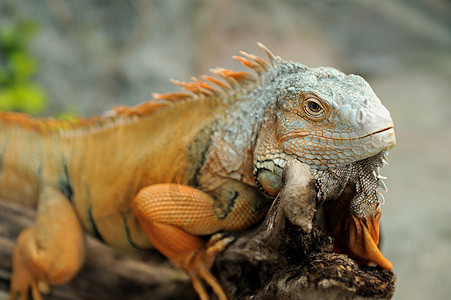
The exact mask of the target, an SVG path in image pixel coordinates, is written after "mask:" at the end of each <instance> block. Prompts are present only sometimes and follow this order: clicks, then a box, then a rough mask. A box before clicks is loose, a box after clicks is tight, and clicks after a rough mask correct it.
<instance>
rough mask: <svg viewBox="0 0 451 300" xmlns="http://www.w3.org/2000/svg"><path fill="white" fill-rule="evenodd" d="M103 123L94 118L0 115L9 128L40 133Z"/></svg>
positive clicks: (22, 114) (99, 118)
mask: <svg viewBox="0 0 451 300" xmlns="http://www.w3.org/2000/svg"><path fill="white" fill-rule="evenodd" d="M101 122H103V120H102V118H101V117H98V116H94V117H91V118H87V119H81V118H74V119H61V120H58V119H54V118H40V119H35V118H33V117H31V116H30V115H28V114H25V113H14V112H11V113H1V114H0V125H1V123H4V124H8V125H10V126H20V127H21V128H25V129H33V130H36V131H39V132H42V133H51V132H55V131H58V130H65V129H72V128H77V127H82V126H91V125H93V124H100V123H101Z"/></svg>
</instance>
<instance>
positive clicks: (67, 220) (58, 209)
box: [10, 188, 85, 300]
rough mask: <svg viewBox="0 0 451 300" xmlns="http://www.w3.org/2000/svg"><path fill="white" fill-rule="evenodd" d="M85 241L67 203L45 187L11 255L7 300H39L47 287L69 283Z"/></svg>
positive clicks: (75, 271) (71, 208) (73, 212)
mask: <svg viewBox="0 0 451 300" xmlns="http://www.w3.org/2000/svg"><path fill="white" fill-rule="evenodd" d="M84 246H85V240H84V235H83V231H82V228H81V225H80V223H79V221H78V218H77V216H76V214H75V211H74V209H73V207H72V206H71V204H70V202H69V201H68V200H67V199H66V198H65V197H64V196H63V195H62V194H61V193H60V192H58V191H56V190H53V189H50V188H46V189H43V191H42V198H41V201H40V204H39V206H38V215H37V218H36V223H35V225H34V226H32V227H29V228H26V229H24V230H23V231H22V232H21V233H20V235H19V237H18V239H17V244H16V246H15V248H14V253H13V266H12V275H11V285H10V300H16V299H17V297H20V299H21V300H26V299H28V293H29V291H30V290H31V295H32V297H33V299H34V300H43V298H42V294H47V293H49V292H50V286H51V285H60V284H64V283H66V282H68V281H70V280H71V279H72V278H73V277H74V276H75V274H76V273H77V272H78V270H79V269H80V268H81V266H82V264H83V261H84V252H85V249H84Z"/></svg>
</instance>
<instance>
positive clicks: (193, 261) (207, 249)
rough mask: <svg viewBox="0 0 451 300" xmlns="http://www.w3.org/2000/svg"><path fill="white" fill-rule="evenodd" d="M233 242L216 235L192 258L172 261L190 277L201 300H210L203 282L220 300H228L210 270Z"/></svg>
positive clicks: (187, 257)
mask: <svg viewBox="0 0 451 300" xmlns="http://www.w3.org/2000/svg"><path fill="white" fill-rule="evenodd" d="M233 240H234V239H233V238H231V237H227V238H222V236H221V235H214V236H213V237H212V238H211V239H210V241H209V242H208V243H207V244H206V245H204V247H202V248H201V249H199V250H197V251H195V252H194V253H193V254H192V256H186V257H183V258H181V259H180V260H177V259H171V261H172V262H173V264H174V265H176V266H179V268H180V269H182V270H184V271H185V272H186V273H187V274H188V275H189V277H190V278H191V282H192V284H193V287H194V289H195V290H196V292H197V294H198V295H199V298H200V299H201V300H205V299H209V297H208V294H207V292H206V290H205V287H204V284H203V283H202V280H204V281H205V282H206V283H207V284H208V285H209V286H210V287H211V288H212V289H213V291H214V293H215V294H216V296H217V297H218V300H226V299H227V296H226V295H225V293H224V291H223V289H222V287H221V285H220V284H219V282H218V281H217V279H216V278H215V277H214V276H213V275H212V274H211V272H210V269H211V267H212V266H213V263H214V260H215V258H216V254H217V253H219V252H221V251H222V250H224V248H225V247H227V245H228V244H230V243H231V242H232V241H233Z"/></svg>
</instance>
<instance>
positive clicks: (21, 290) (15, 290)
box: [10, 228, 48, 300]
mask: <svg viewBox="0 0 451 300" xmlns="http://www.w3.org/2000/svg"><path fill="white" fill-rule="evenodd" d="M32 238H33V228H27V229H25V230H24V231H22V232H21V234H20V235H19V238H18V240H17V246H16V247H15V248H14V253H13V272H12V275H11V287H10V300H16V298H17V297H18V296H20V299H21V300H26V299H28V293H29V291H30V289H31V294H32V296H33V299H34V300H42V296H41V292H42V293H45V292H47V291H48V289H45V287H46V286H47V287H48V284H47V283H46V282H44V281H40V282H38V279H37V278H36V276H35V275H33V272H32V271H31V270H29V269H28V268H27V264H26V262H25V261H26V260H27V259H26V256H27V255H26V254H25V255H24V254H23V253H22V251H21V250H23V249H27V251H28V252H36V250H37V249H36V246H35V245H33V244H32V243H30V241H31V239H32ZM34 269H35V272H37V273H42V271H41V270H39V267H38V266H36V268H34ZM39 287H42V288H43V289H42V290H41V291H40V289H39Z"/></svg>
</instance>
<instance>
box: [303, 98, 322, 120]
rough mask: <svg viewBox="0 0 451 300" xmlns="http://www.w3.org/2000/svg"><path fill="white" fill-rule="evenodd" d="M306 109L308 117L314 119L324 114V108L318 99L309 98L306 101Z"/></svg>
mask: <svg viewBox="0 0 451 300" xmlns="http://www.w3.org/2000/svg"><path fill="white" fill-rule="evenodd" d="M304 110H305V113H306V114H307V116H308V117H310V118H313V119H318V118H321V117H322V116H323V115H324V109H323V106H322V105H321V103H320V102H319V100H318V99H315V98H308V99H306V100H305V102H304Z"/></svg>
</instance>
